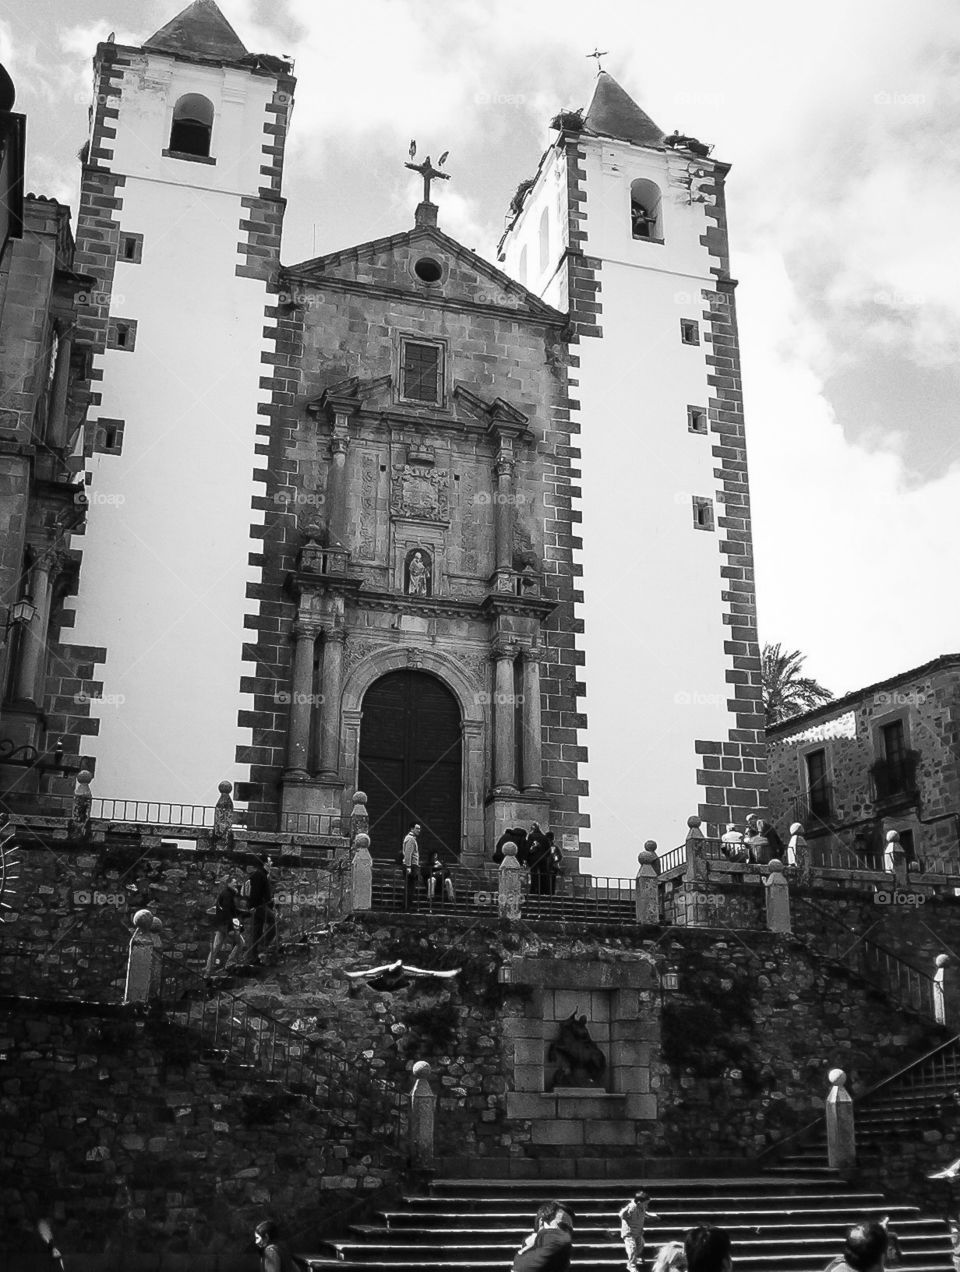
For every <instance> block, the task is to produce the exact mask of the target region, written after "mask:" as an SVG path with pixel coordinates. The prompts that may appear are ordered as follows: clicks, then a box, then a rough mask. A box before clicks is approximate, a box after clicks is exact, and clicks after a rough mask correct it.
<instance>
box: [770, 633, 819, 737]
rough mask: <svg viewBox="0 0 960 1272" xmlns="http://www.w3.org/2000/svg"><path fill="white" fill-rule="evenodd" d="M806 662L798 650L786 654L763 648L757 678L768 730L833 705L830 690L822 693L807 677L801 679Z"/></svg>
mask: <svg viewBox="0 0 960 1272" xmlns="http://www.w3.org/2000/svg"><path fill="white" fill-rule="evenodd" d="M805 661H806V654H801V653H800V651H799V650H798V649H795V650H793V651H792V653H787V652H786V651H785V650H783V649H781V648H780V645H779V644H776V645H770V644H767V645H764V647H763V653H762V654H761V657H760V674H761V677H762V680H763V709H764V713H765V715H766V717H767V725H768V726H769V725H771V724H777V723H779V721H781V720H787V719H789V717H790V716H795V715H799V714H800V712H801V711H809V710H811V709H812V708H813V707H820V706H822V705H823V704H824V703H825V702H832V701H833V694H832V693H831V692H830V690H829V689H824V687H823V685H821V684H818V683H817V681H816V680H812V679H811V678H810V677H809V676H803V675H801V672H802V671H803V664H804V662H805Z"/></svg>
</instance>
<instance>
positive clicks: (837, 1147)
mask: <svg viewBox="0 0 960 1272" xmlns="http://www.w3.org/2000/svg"><path fill="white" fill-rule="evenodd" d="M827 1080H828V1081H829V1083H830V1092H829V1094H828V1095H827V1108H826V1115H827V1162H828V1164H829V1166H830V1168H831V1170H836V1171H839V1172H840V1173H841V1174H844V1173H849V1172H850V1171H851V1170H852V1169H853V1167H854V1166H855V1165H856V1161H857V1145H856V1136H855V1134H854V1127H853V1101H852V1100H851V1099H850V1095H849V1093H848V1092H847V1091H846V1090H845V1087H846V1085H847V1075H846V1074H845V1073H844V1071H843V1070H842V1069H831V1070H830V1072H829V1073H828V1074H827Z"/></svg>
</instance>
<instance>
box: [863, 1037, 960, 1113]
mask: <svg viewBox="0 0 960 1272" xmlns="http://www.w3.org/2000/svg"><path fill="white" fill-rule="evenodd" d="M958 1071H960V1037H954V1038H950V1039H948V1040H947V1041H946V1042H942V1043H940V1045H939V1046H937V1047H934V1048H933V1050H932V1051H928V1052H926V1054H925V1055H922V1056H920V1057H919V1058H918V1059H917V1060H912V1061H911V1062H910V1064H908V1065H904V1067H903V1068H902V1069H898V1070H897V1071H896V1073H891V1074H890V1076H889V1077H888V1078H883V1079H882V1081H880V1082H877V1083H875V1084H874V1085H873V1086H872V1087H870V1088H869V1089H868V1090H866V1091H864V1093H863V1094H862V1095H860V1096H858V1097H857V1098H856V1104H857V1105H858V1107H862V1106H863V1105H865V1104H869V1103H870V1102H871V1101H873V1100H876V1099H879V1098H883V1097H884V1096H886V1095H888V1094H889V1090H888V1088H889V1087H891V1086H892V1085H893V1083H896V1084H897V1087H898V1090H899V1091H902V1092H903V1093H904V1094H911V1093H914V1092H917V1091H921V1090H924V1089H926V1088H929V1087H931V1086H932V1087H935V1088H940V1089H944V1090H945V1089H946V1088H947V1087H948V1086H954V1087H955V1086H956V1085H957V1077H958Z"/></svg>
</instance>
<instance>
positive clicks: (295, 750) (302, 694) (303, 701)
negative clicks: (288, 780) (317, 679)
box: [286, 623, 318, 778]
mask: <svg viewBox="0 0 960 1272" xmlns="http://www.w3.org/2000/svg"><path fill="white" fill-rule="evenodd" d="M293 633H294V636H295V637H296V642H297V643H296V646H295V648H294V651H293V683H292V689H291V693H290V733H289V736H288V738H287V772H286V776H287V777H301V778H306V777H309V776H310V770H309V764H310V716H311V712H312V709H313V706H312V700H313V651H314V646H315V645H316V640H317V633H318V628H317V627H315V626H314V624H313V623H297V624H296V626H295V627H294V629H293Z"/></svg>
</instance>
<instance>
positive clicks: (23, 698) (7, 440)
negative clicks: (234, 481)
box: [0, 72, 102, 810]
mask: <svg viewBox="0 0 960 1272" xmlns="http://www.w3.org/2000/svg"><path fill="white" fill-rule="evenodd" d="M3 79H4V80H6V85H7V88H6V90H5V91H6V99H5V100H4V101H3V103H2V109H0V145H2V162H0V186H2V188H3V191H4V198H3V200H2V203H3V221H2V224H0V616H2V617H0V621H2V623H3V627H2V631H0V641H2V645H0V801H2V807H3V809H4V810H10V809H12V808H16V807H23V806H26V805H29V804H30V803H31V802H33V801H34V800H35V799H36V797H37V795H38V794H41V793H44V792H46V791H49V790H50V789H51V788H56V786H57V783H58V781H62V779H63V775H64V774H65V773H66V772H67V771H68V770H69V769H71V768H73V769H76V768H77V767H78V766H79V761H78V758H77V757H78V752H79V751H80V749H81V747H82V746H83V745H84V741H85V735H86V734H87V733H89V732H90V731H91V730H92V729H93V728H95V726H94V725H93V724H92V723H91V721H90V720H89V714H90V711H89V690H90V688H91V684H90V681H89V677H90V676H91V675H92V671H93V660H94V659H96V657H97V656H98V654H99V655H100V656H102V651H97V650H89V649H82V648H77V647H73V648H71V649H70V650H69V651H68V650H66V649H65V648H64V646H63V645H62V643H61V640H62V628H64V627H68V626H69V623H70V616H69V615H67V614H65V606H64V602H65V600H66V598H67V597H68V596H70V595H71V594H72V593H73V592H75V590H76V587H77V572H78V567H79V563H80V553H79V550H78V549H77V548H76V547H75V546H71V545H72V542H73V541H72V536H73V535H76V534H79V533H81V532H82V529H83V524H84V519H85V515H86V509H87V506H88V499H87V494H86V490H85V486H84V484H83V476H82V472H81V470H82V467H83V458H82V454H83V446H84V425H85V420H86V412H87V403H88V394H87V392H86V390H85V385H84V381H85V378H86V376H87V367H88V352H89V351H88V348H87V346H86V344H85V342H84V340H83V338H82V335H81V334H80V333H79V332H78V326H79V323H80V320H81V319H80V316H81V314H82V313H84V312H85V308H86V305H87V301H88V300H89V288H90V283H91V282H92V280H91V279H89V278H87V277H85V276H84V275H82V274H78V273H77V272H76V269H75V260H74V255H75V253H74V242H73V235H72V233H71V231H70V211H69V209H68V208H66V207H63V206H62V205H61V204H59V203H57V202H56V201H55V200H53V199H47V198H44V197H42V196H40V195H34V194H27V195H24V193H23V188H22V181H23V159H24V155H23V137H24V128H23V116H21V115H16V114H15V113H13V112H12V111H11V110H10V109H9V107H11V106H12V104H13V97H12V92H13V89H12V85H11V84H10V82H9V79H7V77H6V74H5V72H4V73H3ZM0 91H4V90H3V86H2V85H0Z"/></svg>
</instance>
